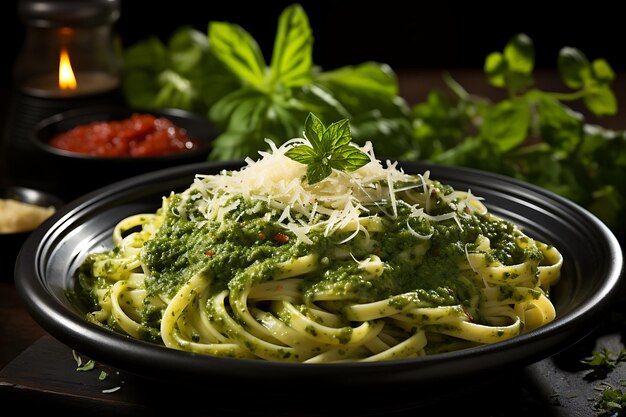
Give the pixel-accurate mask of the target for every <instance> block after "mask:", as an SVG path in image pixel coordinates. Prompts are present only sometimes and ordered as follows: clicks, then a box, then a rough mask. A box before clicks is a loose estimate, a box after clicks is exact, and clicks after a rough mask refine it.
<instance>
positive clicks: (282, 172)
mask: <svg viewBox="0 0 626 417" xmlns="http://www.w3.org/2000/svg"><path fill="white" fill-rule="evenodd" d="M266 142H267V143H268V145H269V150H268V151H261V152H259V155H260V158H259V159H258V160H253V159H252V158H247V159H246V160H245V163H246V165H244V167H243V168H241V169H240V170H237V171H228V170H224V171H222V172H220V173H219V174H218V175H202V174H198V175H196V177H195V179H194V182H193V184H192V185H191V187H190V188H189V189H188V190H187V191H185V193H191V192H192V191H198V192H199V193H200V195H201V196H202V198H203V202H202V203H201V204H200V210H201V212H202V213H203V214H204V216H205V217H206V219H207V220H210V221H222V220H223V219H224V216H225V215H226V214H228V213H229V212H231V211H233V210H235V209H237V208H238V206H239V200H238V199H237V198H239V197H240V196H243V198H244V199H246V200H249V201H255V200H256V201H259V202H265V203H267V204H268V205H269V207H271V208H272V209H274V210H276V213H277V214H278V215H279V218H278V223H279V224H280V225H281V226H283V227H284V228H285V229H286V230H289V231H290V232H292V233H293V234H294V235H295V236H296V237H297V239H298V240H300V241H303V242H304V243H311V240H310V239H309V238H308V236H307V235H308V234H309V233H310V232H311V231H312V230H317V231H321V232H323V233H324V235H325V236H328V235H331V234H333V233H335V232H336V231H338V230H343V231H352V232H353V233H351V234H350V236H348V238H346V239H345V240H346V241H347V240H350V239H351V238H352V237H354V236H356V235H357V234H358V233H359V231H363V229H364V227H363V226H362V224H361V222H362V221H363V219H364V218H367V217H368V216H370V214H369V211H370V209H369V208H374V207H375V208H377V210H378V211H381V210H383V211H384V210H385V207H384V206H386V205H389V206H390V207H391V209H390V211H391V212H390V213H387V212H386V211H385V214H386V215H389V216H390V217H391V218H395V217H397V214H398V204H399V203H403V201H402V199H399V198H397V197H396V193H398V192H410V191H411V190H412V189H416V191H417V189H418V188H422V187H423V191H424V193H425V194H426V201H425V203H426V206H425V207H424V209H425V211H426V212H428V208H429V206H428V200H429V199H430V198H429V197H428V196H429V195H430V193H431V192H435V191H438V190H437V189H436V188H435V187H433V186H432V185H431V183H430V181H429V176H430V173H429V172H428V171H427V172H425V173H424V174H420V175H409V174H406V173H404V171H402V170H401V169H399V168H398V167H397V162H393V163H392V162H390V161H386V165H385V166H384V165H383V164H382V163H381V161H379V160H378V159H376V157H375V155H374V152H373V147H372V144H371V142H367V143H366V144H365V146H363V147H361V150H362V151H363V152H365V153H366V154H367V155H368V156H369V158H370V162H368V163H367V164H366V165H364V166H362V167H361V168H359V169H357V170H355V171H353V172H344V171H339V170H335V169H333V170H332V173H331V175H329V176H328V177H326V178H325V179H323V180H322V181H319V182H317V183H315V184H313V185H311V184H309V183H308V182H307V181H304V180H303V178H305V174H306V169H307V166H306V165H304V164H302V163H300V162H296V161H294V160H292V159H290V158H289V157H287V156H286V155H285V153H286V152H287V150H289V149H290V148H291V147H293V146H297V145H300V144H303V143H305V144H306V143H308V141H307V140H306V139H303V138H294V139H291V140H289V141H287V142H285V143H284V144H283V145H281V146H280V147H277V146H276V144H274V142H272V141H271V140H266ZM354 146H356V145H354ZM398 184H400V187H399V188H396V187H397V185H398ZM467 195H468V196H469V197H471V194H469V193H467ZM468 200H469V199H468ZM472 201H473V200H472ZM472 208H473V209H474V210H475V207H472ZM424 209H420V212H419V215H421V216H427V217H428V218H429V219H430V220H434V221H441V220H444V219H447V218H450V217H453V216H455V215H456V214H455V213H448V214H445V215H441V216H428V215H427V214H425V213H424ZM416 210H417V209H416ZM420 237H423V238H428V236H421V235H420Z"/></svg>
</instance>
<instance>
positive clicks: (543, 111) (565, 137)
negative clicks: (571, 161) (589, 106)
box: [537, 96, 584, 154]
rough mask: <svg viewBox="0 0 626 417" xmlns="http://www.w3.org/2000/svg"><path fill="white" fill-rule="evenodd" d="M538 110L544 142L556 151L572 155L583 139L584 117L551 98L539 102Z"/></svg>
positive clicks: (543, 98)
mask: <svg viewBox="0 0 626 417" xmlns="http://www.w3.org/2000/svg"><path fill="white" fill-rule="evenodd" d="M537 110H538V115H539V129H540V134H541V137H542V138H543V140H544V141H546V142H547V143H548V144H550V146H552V147H553V148H554V149H558V150H562V151H564V152H565V153H566V154H570V153H572V152H573V151H574V150H575V149H576V147H577V145H578V144H579V143H580V141H581V140H582V139H583V134H584V132H583V124H584V120H583V116H582V115H581V114H580V113H577V112H575V111H573V110H572V109H570V108H569V107H567V106H565V105H563V104H562V103H561V102H559V101H558V100H556V99H554V98H552V97H549V96H544V97H542V99H541V100H539V102H538V103H537Z"/></svg>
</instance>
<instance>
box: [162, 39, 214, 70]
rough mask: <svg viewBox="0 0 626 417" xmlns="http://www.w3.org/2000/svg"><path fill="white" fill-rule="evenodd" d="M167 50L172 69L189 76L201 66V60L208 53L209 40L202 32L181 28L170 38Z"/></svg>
mask: <svg viewBox="0 0 626 417" xmlns="http://www.w3.org/2000/svg"><path fill="white" fill-rule="evenodd" d="M168 49H169V51H171V52H170V62H171V65H172V67H173V69H174V70H175V71H177V72H180V73H183V74H189V73H191V72H193V71H194V70H195V69H196V68H197V67H198V66H199V65H202V59H203V57H204V56H205V55H206V54H208V51H209V40H208V38H207V36H206V35H205V34H203V33H202V32H200V31H198V30H195V29H192V28H190V27H183V28H180V29H178V30H176V31H175V32H174V34H173V35H172V36H171V37H170V40H169V44H168Z"/></svg>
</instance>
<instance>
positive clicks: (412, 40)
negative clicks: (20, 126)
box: [0, 0, 626, 86]
mask: <svg viewBox="0 0 626 417" xmlns="http://www.w3.org/2000/svg"><path fill="white" fill-rule="evenodd" d="M16 3H17V2H16V0H8V1H7V0H3V1H0V8H1V9H0V18H1V19H2V22H3V26H4V27H3V29H4V30H3V33H4V34H5V36H6V38H5V39H7V40H6V41H5V42H3V44H4V45H3V47H4V48H8V56H9V59H8V60H3V61H4V62H9V63H11V62H13V61H14V59H15V57H16V55H17V53H18V52H19V50H20V47H21V45H22V41H23V36H24V27H23V25H22V22H20V20H19V18H18V16H17V12H16ZM293 3H294V2H293V1H252V2H242V1H236V0H221V1H214V0H212V1H207V0H174V1H170V2H165V1H158V2H157V1H150V0H122V2H121V8H122V10H121V17H120V19H119V20H118V21H117V22H116V23H115V31H116V32H117V33H118V35H119V37H120V39H121V40H122V44H123V45H124V46H128V45H131V44H133V43H135V42H137V41H139V40H142V39H145V38H146V37H148V36H151V35H156V36H158V37H160V38H161V39H162V40H167V39H168V37H169V35H170V34H171V33H172V32H173V31H174V29H176V28H177V27H179V26H182V25H192V26H194V27H196V28H197V29H199V30H201V31H203V32H206V29H207V25H208V23H209V22H210V21H212V20H221V21H228V22H231V23H237V24H239V25H240V26H242V27H243V28H244V29H246V30H247V31H248V32H249V33H250V34H251V35H252V36H253V37H254V38H255V39H256V40H257V42H258V43H259V45H260V47H261V49H262V50H263V52H264V54H265V56H266V59H268V60H269V57H270V55H271V49H272V46H273V42H274V36H275V33H276V26H277V20H278V16H279V15H280V13H281V12H282V10H283V9H284V8H285V7H286V6H288V5H290V4H293ZM299 3H300V4H301V5H302V6H303V7H304V10H305V11H306V13H307V15H308V17H309V22H310V25H311V28H312V31H313V35H314V37H315V43H314V46H313V54H314V55H313V60H314V63H315V64H317V65H320V66H322V67H323V68H324V69H332V68H335V67H339V66H343V65H352V64H359V63H361V62H365V61H369V60H373V61H379V62H384V63H387V64H389V65H391V67H392V68H394V69H396V70H399V69H404V68H445V69H454V68H468V67H469V68H481V67H482V65H483V61H484V58H485V56H486V55H487V54H488V53H489V52H492V51H495V50H502V48H503V47H504V45H505V44H506V42H507V41H508V40H509V39H510V37H511V36H513V35H515V34H516V33H518V32H524V33H526V34H527V35H529V36H530V37H531V39H532V40H533V41H534V43H535V49H536V54H537V58H536V66H537V67H538V68H555V67H556V58H557V55H558V51H559V49H560V48H561V47H563V46H573V47H576V48H579V49H580V50H581V51H582V52H583V53H585V54H586V55H587V57H588V58H589V59H590V60H593V59H595V58H599V57H602V58H605V59H607V60H608V62H609V63H610V64H611V65H612V66H613V68H614V69H615V70H617V71H622V70H624V69H626V54H625V53H624V51H625V48H624V46H625V45H624V44H625V43H626V23H625V21H624V18H623V15H622V14H621V13H619V12H618V11H617V10H615V7H614V6H611V2H609V1H604V0H602V1H588V2H571V1H568V2H553V1H537V0H531V1H517V2H510V1H500V2H476V1H462V2H452V1H407V0H403V1H400V0H383V1H352V0H350V1H340V0H335V1H328V0H317V1H315V0H312V1H301V2H299ZM577 4H579V5H577ZM7 35H8V36H7ZM5 56H6V55H5ZM10 67H11V66H10V65H6V64H5V65H3V66H2V74H0V76H1V80H2V81H3V86H6V85H7V84H9V83H10V82H11V68H10Z"/></svg>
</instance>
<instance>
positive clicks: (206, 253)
mask: <svg viewBox="0 0 626 417" xmlns="http://www.w3.org/2000/svg"><path fill="white" fill-rule="evenodd" d="M204 254H205V255H206V256H213V255H215V252H214V251H212V250H208V251H206V252H204Z"/></svg>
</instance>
